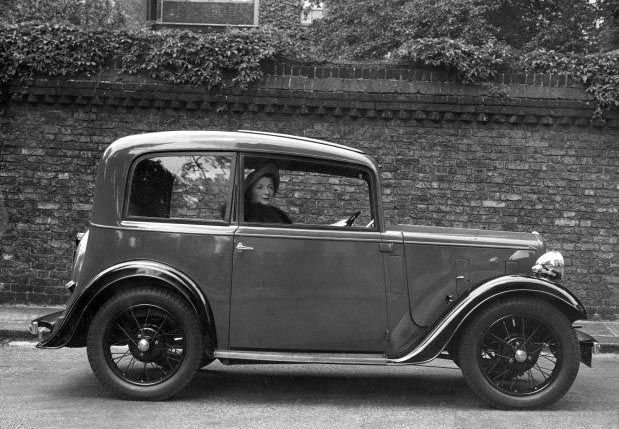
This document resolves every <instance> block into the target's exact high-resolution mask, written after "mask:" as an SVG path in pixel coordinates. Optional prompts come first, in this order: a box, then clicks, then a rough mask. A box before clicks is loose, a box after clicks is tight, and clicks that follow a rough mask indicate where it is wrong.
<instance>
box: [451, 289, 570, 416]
mask: <svg viewBox="0 0 619 429" xmlns="http://www.w3.org/2000/svg"><path fill="white" fill-rule="evenodd" d="M458 352H459V359H460V368H461V369H462V374H463V375H464V379H465V380H466V382H467V384H468V385H469V387H470V388H471V389H472V390H473V391H474V392H475V393H476V394H477V395H478V396H479V397H480V399H482V400H484V401H485V402H487V403H488V404H490V405H492V406H493V407H496V408H502V409H507V408H535V407H541V406H546V405H549V404H552V403H553V402H555V401H557V400H558V399H560V398H561V397H562V396H563V395H565V393H566V392H567V391H568V390H569V388H570V387H571V385H572V383H573V382H574V379H575V378H576V375H577V374H578V367H579V364H580V348H579V345H578V337H577V335H576V331H575V330H574V328H573V327H572V323H571V322H570V320H569V319H568V318H567V317H566V316H565V314H563V313H562V312H561V310H559V309H558V308H557V307H555V306H553V305H552V304H550V303H549V302H547V301H544V300H542V299H536V298H534V297H516V298H512V299H509V300H504V301H496V302H494V303H491V304H489V305H487V306H486V307H484V308H483V309H482V310H481V311H479V312H478V313H477V315H476V316H475V317H474V318H473V319H472V320H471V321H470V322H469V323H468V324H467V326H466V327H465V329H464V331H463V332H462V335H461V339H460V346H459V349H458Z"/></svg>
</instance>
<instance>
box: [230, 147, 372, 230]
mask: <svg viewBox="0 0 619 429" xmlns="http://www.w3.org/2000/svg"><path fill="white" fill-rule="evenodd" d="M243 177H244V187H243V193H244V194H243V195H244V199H243V211H244V213H243V216H242V217H241V218H242V219H243V220H244V221H245V222H247V223H272V224H282V225H286V224H292V225H293V226H298V227H324V228H360V229H375V228H374V224H373V222H372V221H373V210H372V204H371V186H370V183H371V181H370V174H369V172H367V171H365V170H364V169H362V168H361V167H354V166H349V165H343V164H340V165H338V164H332V163H318V162H315V161H306V160H286V159H279V158H277V159H275V158H273V159H269V158H264V157H245V158H244V176H243ZM358 212H359V214H358V215H357V216H356V217H355V219H354V221H353V222H352V223H350V224H349V225H347V224H346V221H347V220H349V219H350V218H351V217H352V216H353V215H355V214H357V213H358Z"/></svg>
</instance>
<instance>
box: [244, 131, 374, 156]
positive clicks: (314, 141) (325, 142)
mask: <svg viewBox="0 0 619 429" xmlns="http://www.w3.org/2000/svg"><path fill="white" fill-rule="evenodd" d="M238 132H239V133H247V134H260V135H264V136H273V137H285V138H288V139H294V140H300V141H305V142H312V143H319V144H324V145H327V146H332V147H337V148H339V149H346V150H351V151H353V152H357V153H365V152H363V151H362V150H361V149H357V148H354V147H350V146H344V145H341V144H337V143H332V142H329V141H326V140H319V139H313V138H309V137H301V136H295V135H292V134H279V133H269V132H267V131H252V130H238Z"/></svg>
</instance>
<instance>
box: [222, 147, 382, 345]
mask: <svg viewBox="0 0 619 429" xmlns="http://www.w3.org/2000/svg"><path fill="white" fill-rule="evenodd" d="M263 161H265V160H264V159H262V158H260V159H258V158H252V159H249V158H247V157H246V158H245V160H244V162H245V166H246V168H245V171H246V174H245V175H244V178H245V177H247V172H250V171H252V170H257V169H258V168H260V167H259V163H260V162H263ZM276 163H277V164H278V170H279V171H280V177H279V178H278V181H279V182H280V185H279V187H280V188H282V189H280V191H279V194H280V195H279V196H278V197H277V198H276V204H277V205H279V206H280V208H281V209H283V210H284V211H287V212H288V215H289V216H290V217H291V218H292V222H293V223H292V224H290V225H289V224H278V223H263V222H251V221H245V220H244V217H243V216H241V215H240V214H239V219H240V226H239V229H238V230H237V232H236V234H235V238H234V246H235V252H234V257H233V276H232V288H231V300H230V302H231V312H230V342H229V344H230V347H231V348H233V349H252V350H287V351H316V352H317V351H323V352H368V353H371V352H384V350H385V343H386V332H385V329H386V317H387V315H386V299H385V287H384V274H383V259H382V254H381V253H380V232H379V231H378V230H376V228H375V227H374V225H373V223H372V222H371V220H372V217H373V215H372V213H373V208H372V201H371V200H370V197H371V195H372V192H371V191H372V187H371V181H370V180H369V177H370V176H369V175H368V174H367V172H364V171H361V170H359V171H355V169H354V168H345V169H343V170H341V171H340V170H339V169H338V168H337V166H333V165H329V166H324V165H321V164H318V163H316V162H311V163H303V162H299V161H294V160H293V161H291V160H285V159H278V160H277V161H276ZM252 164H253V165H254V167H255V168H253V169H252V168H251V166H252ZM245 180H246V179H245ZM357 187H360V188H363V189H357ZM301 200H302V201H301ZM243 204H245V205H247V201H245V202H244V203H241V204H240V205H239V206H240V207H242V206H243ZM356 211H361V212H362V213H361V214H360V215H359V219H357V222H358V223H355V224H353V226H345V225H342V224H343V222H340V223H339V224H338V225H334V224H335V223H336V221H338V220H341V219H345V218H346V217H348V216H349V215H351V214H352V213H356ZM366 226H367V228H366Z"/></svg>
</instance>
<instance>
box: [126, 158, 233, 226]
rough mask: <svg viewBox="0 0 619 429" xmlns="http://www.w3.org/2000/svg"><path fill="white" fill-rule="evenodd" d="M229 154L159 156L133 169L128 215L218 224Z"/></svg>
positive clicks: (223, 209)
mask: <svg viewBox="0 0 619 429" xmlns="http://www.w3.org/2000/svg"><path fill="white" fill-rule="evenodd" d="M232 159H233V156H232V155H230V154H215V153H210V154H190V155H185V154H183V155H165V156H164V155H162V156H157V157H153V158H147V159H142V160H141V161H139V162H138V164H137V165H136V166H135V169H134V170H133V176H132V178H131V188H130V193H129V207H128V211H127V215H128V216H138V217H146V218H156V219H177V220H204V221H222V220H224V219H225V214H226V207H227V202H228V199H229V196H230V188H231V181H230V178H231V170H232Z"/></svg>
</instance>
